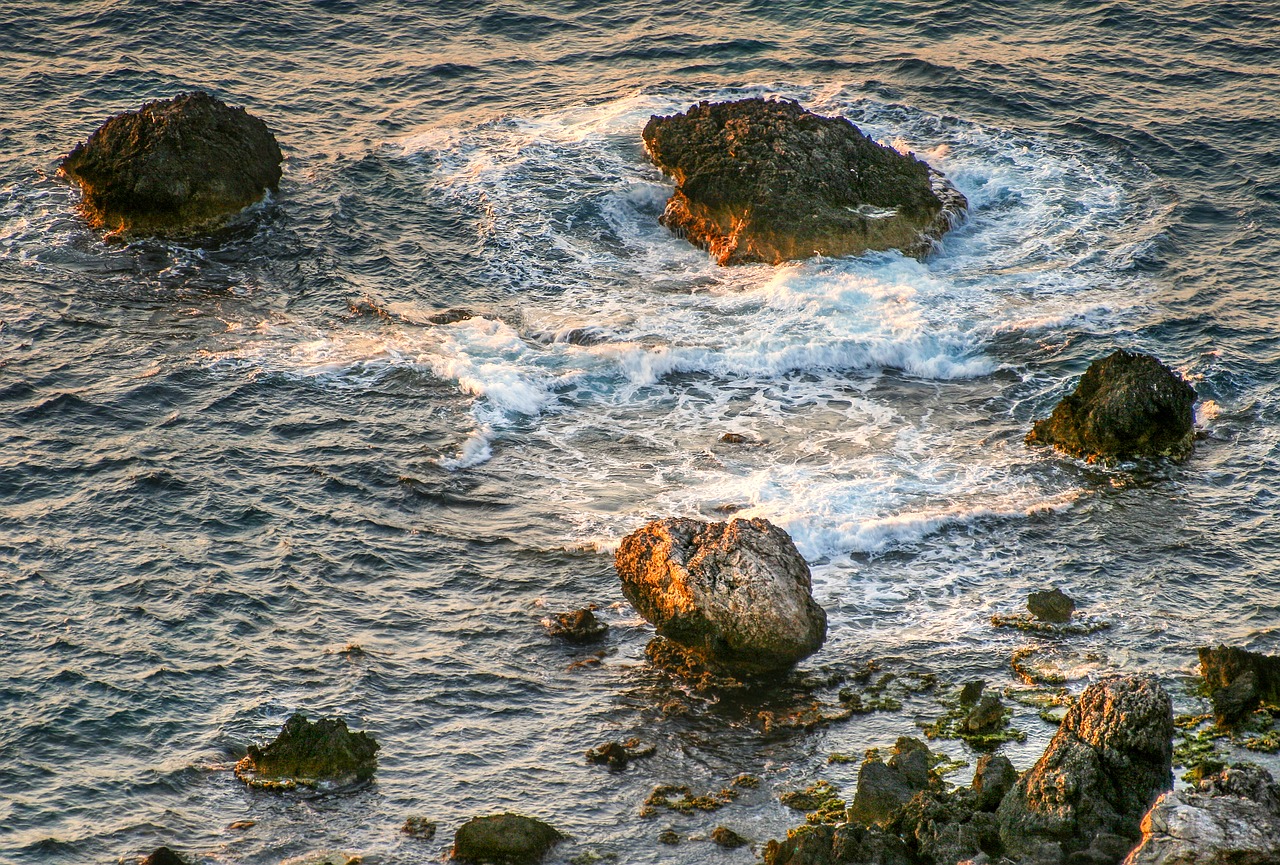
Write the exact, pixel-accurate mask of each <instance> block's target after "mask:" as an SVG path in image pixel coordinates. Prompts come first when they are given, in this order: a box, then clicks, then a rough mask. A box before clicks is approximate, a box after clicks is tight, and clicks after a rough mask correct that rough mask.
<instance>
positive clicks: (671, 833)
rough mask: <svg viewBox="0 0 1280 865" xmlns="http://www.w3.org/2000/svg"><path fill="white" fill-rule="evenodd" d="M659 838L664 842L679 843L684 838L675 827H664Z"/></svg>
mask: <svg viewBox="0 0 1280 865" xmlns="http://www.w3.org/2000/svg"><path fill="white" fill-rule="evenodd" d="M658 840H659V841H661V842H662V843H663V844H679V843H680V842H681V841H683V840H684V838H683V837H682V836H681V835H680V833H679V832H677V831H676V830H674V829H663V830H662V831H661V832H659V833H658Z"/></svg>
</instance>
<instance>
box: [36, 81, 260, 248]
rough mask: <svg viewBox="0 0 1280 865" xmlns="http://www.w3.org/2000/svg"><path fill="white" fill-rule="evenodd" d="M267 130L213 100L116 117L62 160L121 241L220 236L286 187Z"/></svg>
mask: <svg viewBox="0 0 1280 865" xmlns="http://www.w3.org/2000/svg"><path fill="white" fill-rule="evenodd" d="M283 159H284V157H283V156H282V155H281V154H280V148H279V146H278V145H277V144H276V140H275V137H274V136H273V135H272V134H271V131H270V130H269V129H267V125H266V124H265V123H263V122H262V121H261V120H259V119H258V118H256V117H253V116H252V115H250V114H248V113H247V112H245V110H244V109H243V108H231V107H229V106H227V105H226V104H224V103H222V102H220V101H219V100H217V99H215V98H214V97H212V96H210V95H209V94H207V93H202V92H196V93H187V94H185V95H182V96H178V97H176V98H174V99H169V100H165V101H160V102H149V103H147V104H146V105H144V106H142V108H140V109H138V110H137V111H129V112H125V113H123V114H117V115H116V116H114V117H112V118H111V119H109V120H108V121H107V122H106V123H104V124H102V126H100V127H99V128H98V130H97V131H96V132H94V133H93V134H92V135H90V136H89V140H88V141H85V142H84V143H82V144H80V145H77V147H76V148H75V149H74V150H72V151H71V153H70V154H69V155H68V156H67V157H66V158H65V159H63V160H62V166H61V170H62V173H63V174H65V175H66V176H67V177H68V178H70V179H71V180H74V181H75V182H76V183H78V184H79V185H80V188H81V189H82V190H83V191H84V198H83V201H82V204H81V207H82V209H83V210H84V213H85V216H86V217H87V218H88V220H89V224H90V225H92V226H93V227H94V228H103V229H106V230H107V231H109V232H111V233H113V234H119V235H123V236H126V237H133V236H147V235H157V236H183V235H191V234H197V233H201V232H205V231H210V230H213V229H217V228H220V227H221V226H222V225H224V224H225V223H226V222H227V221H228V220H229V219H230V218H231V217H233V216H235V215H236V214H237V213H239V212H240V211H241V210H243V209H244V208H245V207H248V206H249V205H250V204H254V203H255V202H257V201H259V200H261V199H262V197H263V196H264V195H265V194H266V193H267V191H268V190H272V191H274V190H275V189H276V188H277V186H278V185H279V183H280V163H281V161H283Z"/></svg>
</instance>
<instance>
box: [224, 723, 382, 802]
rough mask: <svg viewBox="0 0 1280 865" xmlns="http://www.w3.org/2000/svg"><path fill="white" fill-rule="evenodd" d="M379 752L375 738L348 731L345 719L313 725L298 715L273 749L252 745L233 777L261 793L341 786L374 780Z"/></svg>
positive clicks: (274, 744) (283, 729)
mask: <svg viewBox="0 0 1280 865" xmlns="http://www.w3.org/2000/svg"><path fill="white" fill-rule="evenodd" d="M377 752H378V743H377V742H375V741H374V740H373V737H372V736H370V735H369V734H368V733H363V732H361V733H352V732H350V731H349V730H348V729H347V724H346V722H345V721H343V720H342V719H341V718H321V719H320V720H318V721H316V722H315V723H311V722H310V721H308V720H307V718H306V716H305V715H303V714H302V713H301V712H298V713H296V714H294V715H293V716H291V717H290V718H289V720H287V721H285V722H284V727H283V728H282V729H281V730H280V735H279V736H277V737H276V738H275V740H274V741H272V742H271V743H270V744H269V745H267V746H266V747H264V748H259V747H258V746H256V745H250V746H249V753H248V755H247V756H245V758H244V759H242V760H241V761H240V762H239V763H237V764H236V768H235V773H236V777H237V778H239V779H240V780H241V781H243V782H245V783H246V784H248V785H249V786H250V787H257V788H259V789H263V790H294V789H297V788H299V787H305V788H311V789H317V788H325V789H334V788H341V787H347V786H351V785H354V784H359V783H362V782H365V781H368V780H369V779H370V778H372V777H373V773H374V771H375V770H376V769H377V767H378V758H377Z"/></svg>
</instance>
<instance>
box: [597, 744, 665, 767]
mask: <svg viewBox="0 0 1280 865" xmlns="http://www.w3.org/2000/svg"><path fill="white" fill-rule="evenodd" d="M653 751H654V747H653V746H652V745H646V744H644V743H643V742H641V741H640V740H639V739H628V740H627V741H625V742H603V743H601V744H599V745H596V746H595V747H594V748H591V749H589V750H588V751H587V759H588V760H590V761H591V762H592V763H606V764H608V766H609V768H610V769H625V768H627V764H628V763H630V762H631V761H632V760H639V759H641V758H642V757H651V756H653Z"/></svg>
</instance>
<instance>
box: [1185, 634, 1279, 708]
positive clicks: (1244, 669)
mask: <svg viewBox="0 0 1280 865" xmlns="http://www.w3.org/2000/svg"><path fill="white" fill-rule="evenodd" d="M1199 655H1200V675H1202V676H1204V681H1205V685H1206V686H1207V687H1208V689H1209V697H1210V699H1211V700H1212V701H1213V714H1214V719H1215V720H1216V721H1217V722H1218V723H1219V724H1222V725H1223V726H1228V727H1229V726H1233V725H1235V724H1236V723H1238V722H1239V721H1240V719H1242V718H1243V717H1245V716H1246V715H1248V714H1249V713H1250V712H1252V711H1253V710H1254V709H1256V708H1258V706H1259V704H1261V702H1262V701H1263V700H1266V701H1268V702H1272V703H1277V702H1280V658H1276V657H1272V656H1270V655H1261V654H1259V653H1257V652H1250V651H1247V650H1245V649H1237V648H1235V647H1234V646H1218V647H1217V648H1209V647H1205V648H1202V649H1200V651H1199Z"/></svg>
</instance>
